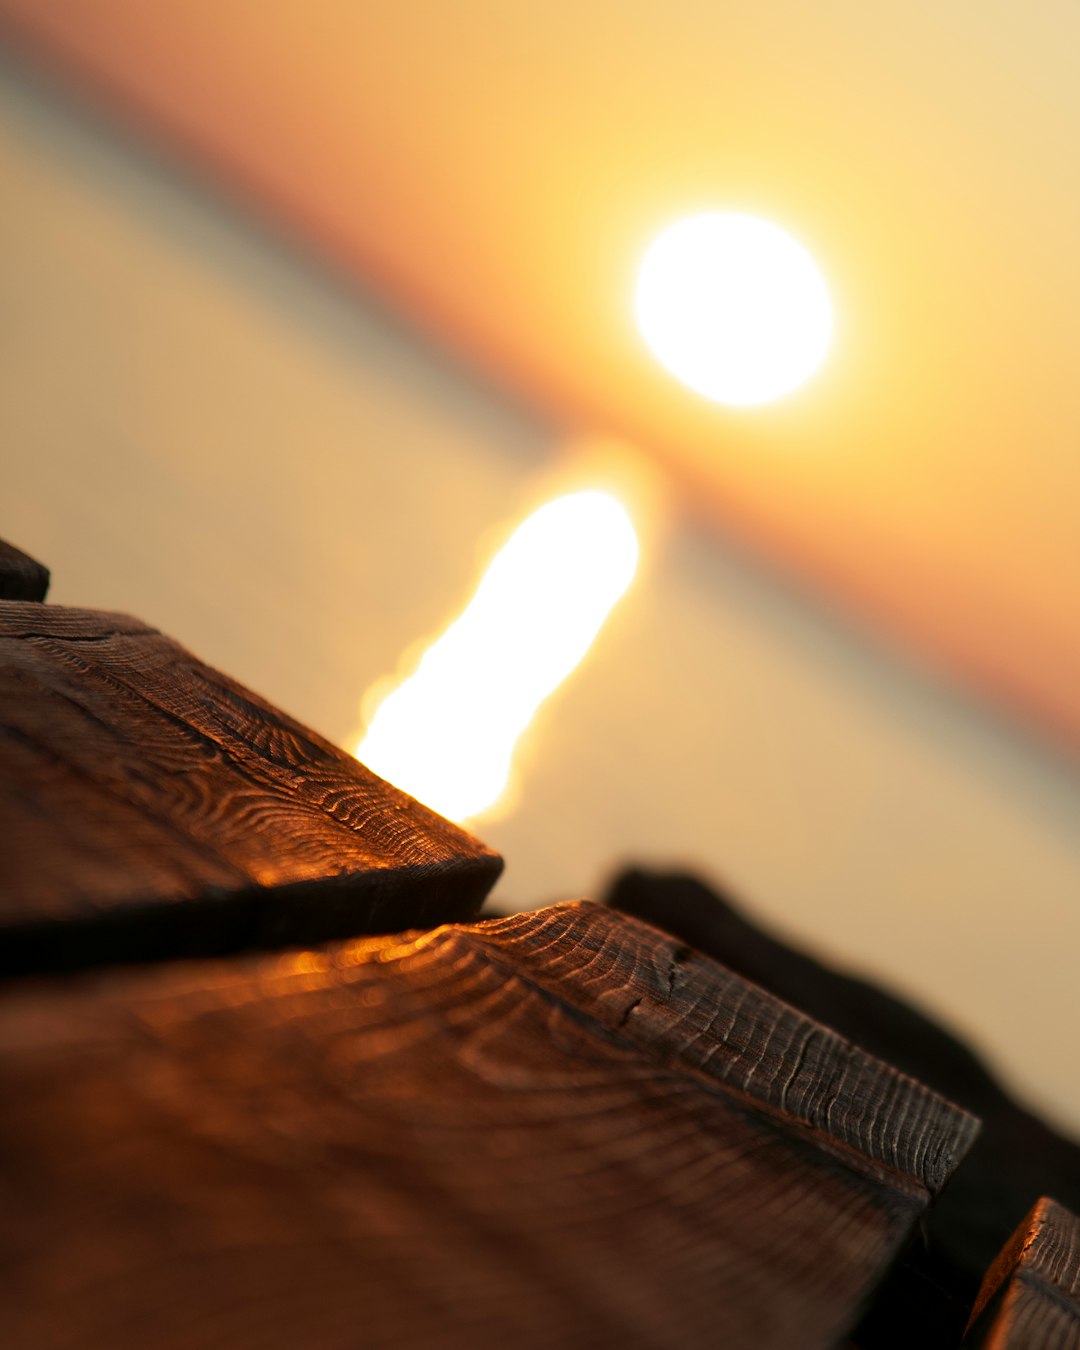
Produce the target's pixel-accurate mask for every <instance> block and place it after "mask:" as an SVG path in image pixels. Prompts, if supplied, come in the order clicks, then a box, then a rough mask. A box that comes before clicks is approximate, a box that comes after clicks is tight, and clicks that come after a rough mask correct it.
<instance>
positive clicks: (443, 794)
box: [356, 491, 638, 821]
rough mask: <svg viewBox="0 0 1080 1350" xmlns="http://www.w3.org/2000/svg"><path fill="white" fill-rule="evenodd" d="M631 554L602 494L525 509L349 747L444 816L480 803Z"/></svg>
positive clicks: (627, 526)
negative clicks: (458, 608)
mask: <svg viewBox="0 0 1080 1350" xmlns="http://www.w3.org/2000/svg"><path fill="white" fill-rule="evenodd" d="M637 556H638V543H637V536H636V534H635V532H634V528H633V526H632V525H631V523H630V518H629V516H628V515H627V513H626V511H625V510H624V509H623V507H622V506H621V505H620V504H619V503H618V502H617V501H616V500H615V499H614V498H613V497H611V496H609V495H608V494H606V493H603V492H595V491H588V492H575V493H572V494H570V495H568V496H564V497H559V498H557V499H556V500H555V501H551V502H548V503H547V505H545V506H542V507H540V509H539V510H537V511H535V512H533V514H532V515H531V516H529V517H528V519H527V520H525V521H524V522H523V523H522V524H521V525H520V526H519V527H518V528H517V530H516V531H515V532H514V534H513V535H512V536H511V538H510V539H509V541H508V542H507V543H506V544H505V545H504V546H503V548H502V549H501V550H500V551H499V553H498V554H496V556H495V558H494V559H493V560H492V562H491V565H490V566H489V567H488V570H487V572H486V573H485V574H484V576H483V578H482V580H481V582H480V585H479V586H478V587H477V590H476V593H475V595H474V596H473V598H472V600H470V602H469V604H468V606H467V608H466V609H465V611H464V613H463V614H461V616H460V617H459V618H458V619H456V620H455V621H454V622H453V623H452V624H451V625H450V627H449V628H447V629H446V631H445V632H444V633H443V634H442V636H441V637H439V638H438V639H437V640H436V641H435V642H434V643H433V644H432V645H431V646H430V647H429V648H428V649H427V651H426V652H425V653H424V655H423V657H422V658H421V660H420V664H419V666H418V667H417V669H416V671H415V673H414V674H412V675H410V676H409V677H408V678H407V679H406V680H404V681H403V683H401V684H400V685H399V686H398V687H397V688H396V689H394V690H393V691H392V692H391V693H389V694H388V695H387V697H386V698H385V699H384V700H383V701H382V702H381V703H380V704H379V706H378V708H377V710H376V712H375V714H374V716H373V717H372V719H371V723H370V726H369V727H368V730H367V733H366V734H365V735H364V737H363V738H362V740H361V741H360V743H359V744H358V745H357V747H356V756H357V758H358V759H360V760H362V761H363V762H364V763H365V764H366V765H367V766H368V767H369V768H370V769H372V770H374V772H375V773H377V774H379V775H380V776H381V777H383V778H386V779H387V780H388V781H389V782H391V783H394V784H395V785H396V786H397V787H400V788H402V789H404V791H406V792H408V793H410V794H411V795H412V796H414V797H416V798H418V799H419V800H420V801H422V802H424V803H425V804H426V805H428V806H430V807H432V808H433V809H434V810H436V811H438V812H440V813H441V814H442V815H444V816H447V817H449V818H450V819H451V820H456V821H464V820H472V819H475V818H476V817H477V816H478V815H480V814H481V813H482V812H484V811H486V810H488V809H489V808H490V807H492V806H493V805H494V804H495V803H496V802H497V801H498V799H499V798H500V797H501V796H502V794H503V792H504V790H505V788H506V786H507V782H508V779H509V775H510V762H511V756H512V754H513V750H514V746H515V744H516V743H517V741H518V738H519V737H520V736H521V733H522V732H523V731H524V730H525V728H526V726H527V725H528V724H529V722H530V721H531V719H532V716H533V714H534V713H535V711H536V709H537V708H538V707H539V705H540V704H541V703H542V702H543V700H544V699H545V698H546V697H547V696H548V695H549V694H550V693H551V692H552V690H554V689H555V688H556V687H557V686H558V685H559V684H561V683H562V681H563V680H564V679H565V678H566V676H567V675H569V674H570V672H571V671H572V670H573V669H574V667H575V666H576V665H577V664H578V662H579V661H580V660H581V658H582V657H583V656H584V655H585V653H586V652H587V651H588V649H589V647H590V645H591V644H592V641H593V638H594V637H595V636H596V634H597V633H598V631H599V630H600V627H601V625H602V624H603V622H604V620H605V618H606V617H607V615H608V612H609V611H610V610H611V607H612V606H613V605H614V604H615V602H616V601H617V600H618V599H619V597H620V596H621V595H622V593H623V592H624V591H625V590H626V588H627V586H628V585H629V584H630V581H631V578H632V577H633V575H634V570H635V568H636V566H637Z"/></svg>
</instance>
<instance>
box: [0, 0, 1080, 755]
mask: <svg viewBox="0 0 1080 1350" xmlns="http://www.w3.org/2000/svg"><path fill="white" fill-rule="evenodd" d="M0 14H3V15H5V16H6V19H7V21H8V24H9V25H10V30H9V36H10V38H11V40H12V41H13V42H14V43H15V44H16V46H23V47H25V48H26V49H28V50H29V49H32V50H33V51H34V52H36V53H37V56H38V58H41V57H42V56H44V59H45V60H46V61H47V62H51V63H53V64H56V65H58V66H59V67H60V68H62V69H64V70H66V71H67V72H68V75H69V77H70V76H72V75H74V76H75V78H76V80H77V82H78V81H81V82H83V83H84V84H86V85H87V86H88V87H91V88H92V89H94V90H95V91H96V92H97V93H98V94H99V95H100V94H104V95H105V96H106V98H107V100H109V101H111V103H112V105H113V106H114V107H116V108H119V109H123V110H126V111H127V113H128V114H129V115H130V114H131V113H132V112H134V113H136V114H137V119H136V121H137V124H138V125H140V126H143V127H144V128H148V129H149V131H148V134H150V135H151V136H152V137H155V138H156V137H159V136H160V137H162V138H163V142H164V143H165V144H167V145H169V146H170V147H171V153H174V154H175V153H179V154H180V155H181V156H183V157H187V158H188V159H189V160H190V161H191V162H193V163H195V164H196V165H197V166H199V168H200V170H206V171H208V172H210V173H211V174H213V175H215V176H217V178H218V179H219V180H221V181H224V182H225V183H227V185H228V188H229V191H231V192H235V193H239V194H240V195H241V196H243V197H246V198H248V199H250V200H255V201H257V202H258V203H260V204H261V206H262V207H264V208H270V211H271V213H272V218H274V219H276V220H277V221H278V222H279V223H280V224H282V225H283V227H284V228H286V229H287V230H289V231H292V232H295V233H298V234H299V235H300V236H301V237H302V238H303V239H305V240H306V241H308V242H309V243H310V244H311V245H312V246H314V247H315V248H317V249H318V250H320V251H321V252H322V253H323V254H324V256H327V257H329V258H331V259H333V260H334V263H335V264H336V265H339V266H343V267H345V268H346V269H348V270H349V271H351V272H353V273H354V274H355V275H356V276H358V277H360V278H363V279H364V281H365V282H366V283H368V284H374V285H375V286H376V288H377V289H379V290H381V291H382V292H383V294H384V295H385V296H386V297H388V298H389V299H390V300H391V301H392V302H393V304H394V305H395V306H396V307H399V308H401V309H403V310H404V311H406V312H408V313H409V314H411V315H412V316H413V318H414V319H416V320H417V321H418V322H419V323H420V324H421V325H422V326H423V327H425V328H426V329H427V330H428V331H430V332H432V333H435V334H437V335H438V336H439V337H440V339H441V340H443V341H445V342H446V343H447V344H448V345H450V346H452V347H453V349H454V350H455V351H457V352H458V353H460V354H462V355H463V356H464V357H465V359H467V360H468V361H470V362H472V363H474V364H475V365H476V366H477V367H478V368H479V369H481V370H483V371H485V372H488V373H489V374H491V375H493V376H494V377H495V378H496V379H497V380H498V381H500V382H502V383H503V384H504V385H505V386H506V387H507V388H508V389H510V390H512V391H514V392H515V393H516V394H517V395H518V396H520V397H522V398H524V399H525V400H526V401H527V402H530V403H531V404H533V405H534V406H536V407H537V408H539V409H541V410H543V412H544V413H545V414H547V415H552V416H554V417H556V418H557V419H558V420H560V421H561V422H562V423H563V424H564V425H566V426H567V427H568V428H569V429H571V430H574V431H585V432H593V431H600V432H606V433H619V434H621V435H623V436H625V437H627V438H628V439H629V440H631V441H632V442H634V443H635V444H637V445H639V446H641V447H643V448H644V449H645V450H646V451H647V452H648V453H650V454H652V455H655V456H656V457H657V458H658V459H659V460H660V461H661V462H663V463H666V464H668V465H670V466H672V467H674V468H675V469H676V471H677V474H678V476H679V477H680V478H681V481H682V483H683V485H684V487H685V488H686V489H687V490H688V491H689V493H690V494H691V495H692V496H693V497H694V498H695V500H696V501H697V502H698V504H699V506H700V509H701V510H702V511H703V512H704V513H705V514H707V515H709V516H711V517H712V518H713V519H715V520H716V521H717V522H719V523H720V524H721V525H722V526H723V527H724V528H725V529H726V530H727V531H728V532H729V533H730V534H731V535H732V536H733V537H734V538H736V539H741V540H743V541H744V542H745V544H746V545H748V546H749V548H750V549H751V550H752V551H753V552H755V553H759V554H761V555H763V556H765V557H767V558H772V559H775V560H776V561H777V562H778V563H779V565H780V566H781V567H782V568H783V569H785V570H787V571H788V572H789V573H791V574H794V575H797V576H798V577H800V578H801V579H802V580H803V581H804V582H805V583H806V584H807V585H809V586H810V587H812V588H813V589H815V590H816V591H817V592H818V593H819V594H822V595H824V596H826V597H827V598H828V599H829V600H830V602H832V603H836V604H838V605H839V606H840V607H841V608H846V609H848V610H850V611H852V612H854V613H857V614H858V615H860V616H862V618H863V620H865V621H868V622H869V623H870V625H871V626H873V627H874V628H875V629H876V630H879V631H881V632H884V633H885V634H887V635H888V637H889V639H890V640H897V641H899V642H901V643H902V644H906V645H908V646H909V647H911V648H912V649H913V650H915V651H916V652H918V653H919V655H920V658H921V659H925V660H928V661H929V662H930V663H931V664H932V665H934V666H936V667H937V668H939V669H941V670H944V671H946V672H947V673H948V674H949V675H950V676H959V677H960V678H961V679H963V680H964V681H966V682H968V684H969V685H970V686H971V687H973V688H976V689H978V690H979V691H980V692H981V694H983V695H989V696H990V697H991V698H995V699H998V700H1001V701H1003V704H1004V706H1008V707H1010V708H1012V709H1013V710H1014V711H1016V712H1018V713H1019V714H1020V715H1021V716H1022V717H1023V718H1025V719H1026V720H1028V722H1029V723H1031V724H1033V725H1038V726H1041V727H1042V728H1043V729H1044V730H1049V732H1050V734H1051V735H1052V736H1053V737H1055V738H1057V739H1058V740H1059V741H1062V742H1069V743H1071V744H1073V745H1074V746H1075V745H1077V744H1080V678H1078V677H1080V623H1077V621H1076V620H1077V616H1078V614H1080V542H1078V540H1080V531H1078V530H1077V529H1076V515H1077V511H1076V507H1077V502H1078V500H1080V453H1078V450H1077V446H1078V444H1080V381H1077V380H1076V378H1075V372H1074V364H1075V352H1076V350H1077V349H1078V347H1080V268H1078V267H1077V266H1076V265H1075V244H1076V239H1077V238H1078V237H1080V156H1077V155H1076V153H1075V144H1076V141H1077V136H1078V134H1080V11H1078V10H1077V8H1076V7H1075V6H1074V5H1071V4H1067V3H1062V2H1059V3H1047V4H1043V5H1040V6H1038V7H1029V6H1016V5H1014V4H1004V3H988V4H982V5H979V6H970V5H960V4H947V5H941V4H931V3H922V2H920V3H911V4H903V5H900V4H896V5H884V6H882V5H866V4H864V3H859V0H836V2H835V3H830V4H825V5H814V6H807V5H803V4H801V3H799V2H798V0H783V2H782V3H777V4H770V5H760V4H758V3H754V2H753V0H736V2H735V3H724V4H713V3H708V4H702V3H694V4H684V5H681V6H679V7H678V15H677V19H673V15H672V10H671V7H670V6H669V5H667V4H664V3H661V2H660V0H650V2H648V3H635V4H633V5H630V6H627V5H625V4H614V3H603V4H594V5H584V6H582V5H577V4H573V5H572V4H568V3H555V4H543V5H506V4H501V3H495V2H494V0H487V2H485V0H462V3H456V4H453V5H448V4H446V3H444V0H416V2H414V3H410V4H407V5H402V4H398V3H366V4H364V5H362V6H356V5H351V4H343V3H336V4H329V3H323V4H317V5H309V4H299V3H278V4H273V5H252V4H248V3H241V0H213V2H212V3H211V0H188V3H185V4H184V5H176V6H160V5H145V4H141V3H137V0H55V2H54V3H51V4H50V5H48V6H43V5H41V4H38V3H35V2H34V0H0ZM702 210H739V211H748V212H752V213H755V214H758V215H761V216H763V217H765V218H767V219H769V220H772V221H774V222H775V223H777V224H779V225H781V226H782V227H784V228H785V229H787V230H789V231H791V232H792V233H793V234H794V235H795V236H796V237H797V238H798V239H799V240H800V241H801V242H802V243H803V244H804V245H805V246H806V248H807V249H809V250H810V252H811V253H812V255H813V256H814V258H815V259H816V260H817V262H818V264H819V266H820V268H821V269H822V272H823V274H824V275H825V277H826V279H827V282H828V285H829V288H830V291H831V294H832V296H833V300H834V304H835V308H836V337H835V342H834V346H833V349H832V352H831V356H830V359H829V360H828V362H827V363H826V365H825V367H824V368H823V370H822V372H821V373H820V375H819V376H818V377H817V378H816V379H815V380H813V381H811V382H810V383H809V384H807V385H806V386H805V387H804V388H802V389H801V390H798V391H796V392H795V393H794V394H791V395H789V396H788V397H787V398H785V399H783V400H781V401H780V402H778V403H776V404H773V405H769V406H764V407H758V408H751V409H728V408H723V407H718V406H717V405H715V404H712V403H709V402H708V401H706V400H704V399H702V398H701V397H700V396H699V395H697V394H695V393H694V392H692V391H691V390H688V389H686V388H684V387H683V386H682V385H680V384H679V383H678V382H677V381H675V380H674V379H673V378H672V377H671V375H670V374H669V373H668V372H667V371H666V370H665V369H664V368H663V367H662V366H661V365H660V364H659V363H658V362H657V361H656V360H655V359H654V358H653V357H652V355H651V354H650V352H649V351H648V350H647V348H646V347H645V345H644V343H643V341H642V340H641V337H640V335H639V334H638V332H637V330H636V328H635V324H634V321H633V308H632V306H633V287H634V278H635V275H636V269H637V268H638V266H639V263H640V260H641V257H642V255H643V253H644V251H645V249H646V247H647V246H648V244H649V242H650V241H651V240H652V239H653V238H654V237H655V236H656V235H657V234H658V233H659V232H660V231H661V230H662V229H663V228H664V227H665V226H666V225H668V224H670V223H671V222H672V221H673V220H676V219H678V218H679V217H681V216H683V215H686V214H690V213H693V212H697V211H702Z"/></svg>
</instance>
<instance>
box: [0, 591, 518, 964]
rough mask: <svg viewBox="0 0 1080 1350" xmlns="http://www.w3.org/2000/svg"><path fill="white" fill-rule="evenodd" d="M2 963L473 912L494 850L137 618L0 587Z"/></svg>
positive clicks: (142, 952)
mask: <svg viewBox="0 0 1080 1350" xmlns="http://www.w3.org/2000/svg"><path fill="white" fill-rule="evenodd" d="M0 839H2V840H3V846H2V848H0V969H2V970H4V971H7V972H11V971H30V970H37V969H44V968H58V967H64V966H77V965H84V964H91V963H97V962H104V961H117V960H141V959H151V958H155V957H162V956H177V955H191V954H195V955H198V954H216V953H222V952H227V951H232V950H236V949H239V948H242V947H246V946H273V945H283V944H286V943H294V944H295V943H306V942H313V941H318V940H320V939H323V938H327V937H341V936H346V935H352V934H357V933H371V932H386V931H398V930H401V929H403V928H409V927H418V926H427V925H430V924H433V923H440V922H444V921H446V920H451V919H459V918H467V917H470V916H471V915H472V914H474V913H475V912H476V910H477V909H478V908H479V906H480V903H481V901H482V899H483V896H484V895H485V894H486V892H487V890H488V888H489V887H490V885H491V883H492V881H493V880H494V878H495V877H496V876H497V875H498V872H499V870H500V868H501V865H502V864H501V860H500V859H499V858H498V856H497V855H496V854H494V853H492V852H491V851H490V850H489V849H487V848H485V847H484V845H482V844H481V843H479V842H478V841H477V840H475V839H473V838H471V837H470V836H469V835H468V834H466V833H465V832H464V831H463V830H460V829H458V828H457V827H456V826H454V825H451V824H450V823H449V822H447V821H445V820H443V819H441V817H439V816H436V815H435V814H434V813H433V812H431V811H428V810H427V809H426V808H424V807H422V806H420V805H419V804H418V803H416V802H414V801H413V800H412V799H411V798H409V797H407V796H406V795H405V794H404V793H401V792H398V791H397V790H396V789H395V788H392V787H390V786H389V785H388V784H386V783H384V782H383V781H382V780H381V779H379V778H377V777H375V775H374V774H372V773H370V772H369V771H368V770H367V769H365V768H364V767H363V766H362V765H360V764H358V763H357V762H356V760H354V759H353V758H352V757H351V756H350V755H347V754H345V753H344V752H343V751H341V750H339V749H338V748H337V747H335V746H333V745H331V744H330V743H329V742H328V741H326V740H324V739H323V738H322V737H321V736H318V735H317V734H316V733H314V732H312V731H309V730H308V729H307V728H305V727H303V726H301V725H300V724H299V723H297V722H295V721H293V720H292V719H291V718H289V717H287V716H286V715H284V714H283V713H280V712H279V711H277V710H276V709H275V708H273V707H271V706H270V705H269V704H268V703H266V702H265V701H264V700H262V699H261V698H259V697H258V696H257V695H255V694H252V693H250V692H249V691H248V690H246V689H243V688H241V687H240V686H239V685H238V684H236V683H235V682H234V681H232V680H230V679H229V678H227V677H226V676H224V675H221V674H219V673H218V672H217V671H215V670H212V669H210V668H209V667H208V666H205V665H203V664H202V662H200V661H199V660H197V659H196V658H195V657H193V656H192V655H191V654H190V653H189V652H187V651H185V650H184V649H183V648H182V647H180V646H178V645H177V644H176V643H175V642H172V641H170V640H169V639H168V638H166V637H164V636H162V634H161V633H159V632H157V631H156V630H154V629H152V628H149V627H147V626H146V625H145V624H142V623H139V622H138V621H137V620H134V619H129V618H125V617H122V616H117V615H108V614H98V613H93V612H89V611H85V610H72V609H61V608H57V607H53V606H41V605H35V604H20V603H9V604H4V605H3V606H0Z"/></svg>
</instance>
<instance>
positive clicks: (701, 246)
mask: <svg viewBox="0 0 1080 1350" xmlns="http://www.w3.org/2000/svg"><path fill="white" fill-rule="evenodd" d="M637 321H638V327H639V328H640V330H641V333H642V336H643V337H644V338H645V341H646V342H647V343H648V345H649V347H650V348H651V350H652V352H653V354H654V355H655V356H656V357H657V358H658V359H659V360H660V361H661V362H662V363H663V365H665V366H666V367H667V368H668V370H670V371H671V373H672V374H673V375H675V376H677V378H678V379H680V380H682V381H683V383H684V384H688V385H690V387H691V388H692V389H696V390H697V391H698V393H701V394H704V395H705V396H706V398H710V399H713V400H714V401H715V402H717V403H726V404H731V405H733V406H736V407H747V406H750V405H752V404H755V403H767V402H769V401H771V400H772V399H776V398H779V397H781V395H783V394H786V393H789V392H790V391H791V390H792V389H794V388H796V387H797V386H798V385H800V384H802V383H803V381H804V380H806V379H808V378H809V377H810V376H811V375H812V374H813V373H814V371H815V370H817V368H818V367H819V366H820V365H821V363H822V361H823V360H824V359H825V355H826V353H827V351H828V349H829V344H830V341H831V339H832V333H833V309H832V302H831V300H830V299H829V292H828V290H827V288H826V286H825V281H824V279H823V277H822V275H821V273H820V271H819V270H818V267H817V264H816V263H815V262H814V260H813V258H811V256H810V254H809V253H807V251H806V249H804V248H803V246H802V245H801V244H799V243H798V242H797V241H796V240H794V239H793V238H792V237H791V236H790V235H789V234H787V233H785V231H783V230H781V229H780V228H779V227H778V226H776V225H773V224H770V222H769V221H767V220H759V219H757V218H756V217H755V216H746V215H739V214H736V213H734V212H710V213H706V214H704V215H699V216H691V217H690V218H689V219H687V220H681V221H679V222H678V223H677V224H675V225H672V226H670V227H669V228H668V229H667V230H665V231H664V233H663V234H662V235H661V236H660V237H659V238H658V239H657V240H656V241H655V242H654V243H653V245H652V246H651V248H650V249H649V251H648V252H647V253H646V255H645V260H644V262H643V263H642V266H641V272H640V274H639V277H638V287H637Z"/></svg>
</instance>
